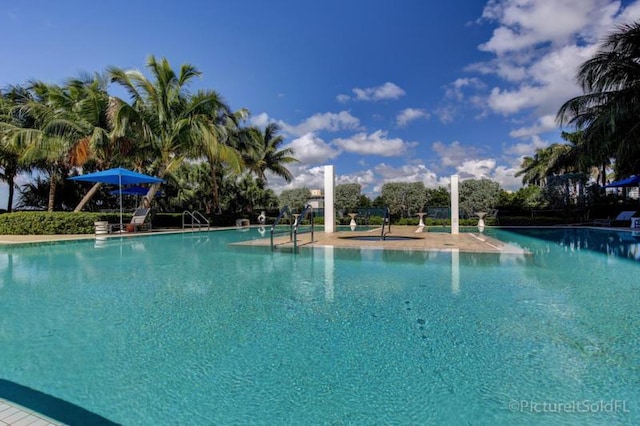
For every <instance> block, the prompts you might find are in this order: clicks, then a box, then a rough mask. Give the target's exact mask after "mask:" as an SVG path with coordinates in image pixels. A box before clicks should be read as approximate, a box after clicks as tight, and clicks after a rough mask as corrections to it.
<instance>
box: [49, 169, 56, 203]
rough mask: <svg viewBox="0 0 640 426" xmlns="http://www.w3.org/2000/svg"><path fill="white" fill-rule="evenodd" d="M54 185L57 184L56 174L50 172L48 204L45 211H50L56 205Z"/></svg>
mask: <svg viewBox="0 0 640 426" xmlns="http://www.w3.org/2000/svg"><path fill="white" fill-rule="evenodd" d="M56 186H57V176H56V174H55V173H51V175H50V178H49V205H48V207H47V211H50V212H52V211H53V209H54V207H55V205H56Z"/></svg>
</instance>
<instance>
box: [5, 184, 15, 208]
mask: <svg viewBox="0 0 640 426" xmlns="http://www.w3.org/2000/svg"><path fill="white" fill-rule="evenodd" d="M7 185H9V196H8V197H7V212H8V213H11V212H12V211H13V193H14V191H15V185H16V184H15V182H14V181H13V177H9V178H7Z"/></svg>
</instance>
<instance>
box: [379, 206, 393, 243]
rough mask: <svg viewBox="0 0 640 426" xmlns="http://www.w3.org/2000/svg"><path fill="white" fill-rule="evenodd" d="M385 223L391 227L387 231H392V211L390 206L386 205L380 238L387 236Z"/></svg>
mask: <svg viewBox="0 0 640 426" xmlns="http://www.w3.org/2000/svg"><path fill="white" fill-rule="evenodd" d="M385 225H387V226H388V227H389V230H388V231H387V234H389V233H391V213H390V212H389V207H385V209H384V218H383V219H382V228H381V229H380V239H381V240H384V239H385V238H386V235H387V234H385V232H384V227H385Z"/></svg>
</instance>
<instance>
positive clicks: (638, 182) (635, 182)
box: [605, 175, 640, 188]
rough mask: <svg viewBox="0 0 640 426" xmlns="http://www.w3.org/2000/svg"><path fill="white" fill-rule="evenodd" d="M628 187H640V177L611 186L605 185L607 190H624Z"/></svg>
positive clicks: (619, 181)
mask: <svg viewBox="0 0 640 426" xmlns="http://www.w3.org/2000/svg"><path fill="white" fill-rule="evenodd" d="M628 186H640V175H637V176H631V177H628V178H626V179H622V180H617V181H615V182H611V183H610V184H608V185H605V188H623V187H628Z"/></svg>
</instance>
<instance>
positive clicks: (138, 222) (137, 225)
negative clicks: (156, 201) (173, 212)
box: [109, 207, 151, 232]
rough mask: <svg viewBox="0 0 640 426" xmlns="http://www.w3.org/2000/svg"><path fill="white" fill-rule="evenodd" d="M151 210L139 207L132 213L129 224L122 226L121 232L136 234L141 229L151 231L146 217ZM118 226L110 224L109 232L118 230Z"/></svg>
mask: <svg viewBox="0 0 640 426" xmlns="http://www.w3.org/2000/svg"><path fill="white" fill-rule="evenodd" d="M150 211H151V209H150V208H149V207H140V208H138V209H136V210H135V211H134V212H133V216H132V217H131V222H129V223H127V224H126V225H124V229H122V231H126V232H137V231H139V230H141V229H142V228H147V230H149V231H150V230H151V222H147V217H148V216H149V212H150ZM119 228H120V224H119V223H116V224H112V225H110V226H109V230H110V232H113V231H114V230H115V229H117V230H120V229H119Z"/></svg>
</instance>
